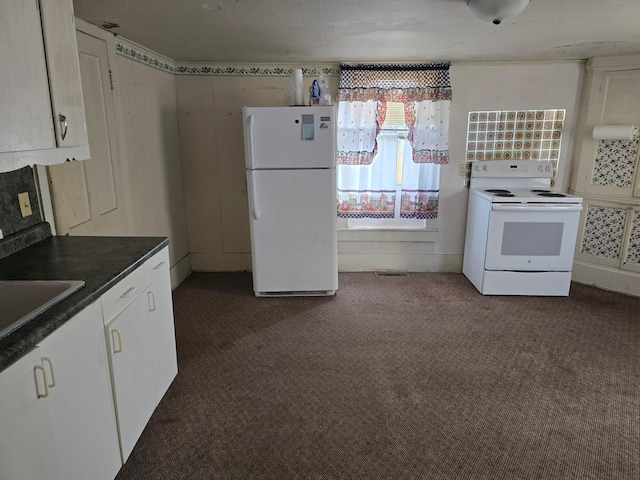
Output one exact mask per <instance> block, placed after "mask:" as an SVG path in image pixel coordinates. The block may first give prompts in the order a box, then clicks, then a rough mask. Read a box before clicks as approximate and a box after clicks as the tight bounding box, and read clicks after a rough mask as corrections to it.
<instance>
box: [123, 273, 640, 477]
mask: <svg viewBox="0 0 640 480" xmlns="http://www.w3.org/2000/svg"><path fill="white" fill-rule="evenodd" d="M174 308H175V319H176V335H177V343H178V357H179V369H180V372H179V374H178V377H177V378H176V380H175V381H174V383H173V385H172V387H171V388H170V389H169V391H168V393H167V395H166V396H165V398H164V399H163V401H162V402H161V404H160V405H159V407H158V409H157V410H156V413H155V414H154V416H153V418H152V419H151V421H150V423H149V425H148V426H147V428H146V430H145V432H144V434H143V435H142V437H141V439H140V441H139V442H138V444H137V446H136V448H135V450H134V452H133V454H132V455H131V457H130V458H129V460H128V462H127V464H126V465H125V466H124V467H123V468H122V471H121V472H120V474H119V476H118V479H119V480H133V479H154V480H156V479H171V480H174V479H190V480H199V479H253V478H260V479H307V478H308V479H361V478H362V479H492V480H497V479H509V480H511V479H580V480H586V479H607V480H609V479H617V480H626V479H629V480H638V479H639V478H640V418H639V415H640V383H639V376H640V361H639V358H640V357H639V355H640V319H639V313H640V299H638V298H633V297H627V296H623V295H619V294H615V293H610V292H605V291H602V290H598V289H595V288H592V287H588V286H583V285H578V284H573V285H572V290H571V295H570V296H569V297H561V298H541V297H484V296H482V295H480V294H478V293H477V292H476V291H475V289H474V288H473V287H472V286H471V284H470V283H469V282H468V281H467V280H466V279H465V278H464V277H463V276H462V275H459V274H429V273H425V274H410V275H409V276H407V277H377V276H375V275H374V274H373V273H341V274H340V290H339V292H338V295H337V296H336V297H334V298H275V299H271V298H255V297H254V296H253V292H252V290H251V274H249V273H194V274H192V275H191V276H190V277H189V278H188V279H187V280H186V281H185V282H184V283H183V284H182V285H180V286H179V287H178V288H177V289H176V290H175V291H174Z"/></svg>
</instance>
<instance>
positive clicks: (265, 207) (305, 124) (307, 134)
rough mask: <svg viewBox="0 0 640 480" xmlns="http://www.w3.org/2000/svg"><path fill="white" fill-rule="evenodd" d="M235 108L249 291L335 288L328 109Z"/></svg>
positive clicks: (325, 291) (332, 140)
mask: <svg viewBox="0 0 640 480" xmlns="http://www.w3.org/2000/svg"><path fill="white" fill-rule="evenodd" d="M242 113H243V127H244V144H245V161H246V168H247V189H248V198H249V218H250V230H251V257H252V271H253V289H254V291H255V294H256V296H309V295H335V293H336V292H337V290H338V239H337V220H336V216H337V215H336V173H335V172H336V170H335V163H336V110H335V108H334V107H325V106H322V107H244V109H243V112H242Z"/></svg>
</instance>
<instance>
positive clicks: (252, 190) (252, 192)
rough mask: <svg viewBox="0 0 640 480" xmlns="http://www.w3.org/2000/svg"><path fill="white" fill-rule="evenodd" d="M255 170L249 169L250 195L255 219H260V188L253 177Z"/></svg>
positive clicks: (252, 213)
mask: <svg viewBox="0 0 640 480" xmlns="http://www.w3.org/2000/svg"><path fill="white" fill-rule="evenodd" d="M253 174H254V171H253V170H247V178H248V179H249V189H250V192H249V195H250V197H251V215H253V219H254V220H258V219H259V218H260V212H259V211H258V201H257V198H258V189H257V187H256V182H255V180H254V178H253Z"/></svg>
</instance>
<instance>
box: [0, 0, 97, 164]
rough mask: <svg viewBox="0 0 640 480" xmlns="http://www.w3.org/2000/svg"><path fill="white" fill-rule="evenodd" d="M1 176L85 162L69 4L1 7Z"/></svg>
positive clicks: (6, 3)
mask: <svg viewBox="0 0 640 480" xmlns="http://www.w3.org/2000/svg"><path fill="white" fill-rule="evenodd" d="M0 55H1V56H2V58H3V61H4V63H3V68H2V70H1V71H0V103H1V104H2V110H0V132H1V133H0V172H6V171H11V170H16V169H18V168H21V167H23V166H26V165H33V164H41V165H52V164H56V163H62V162H64V161H66V160H72V159H73V160H86V159H88V158H89V143H88V137H87V129H86V124H85V113H84V105H83V99H82V84H81V81H80V67H79V62H78V45H77V41H76V33H75V21H74V16H73V3H72V0H31V1H25V0H3V1H2V2H0Z"/></svg>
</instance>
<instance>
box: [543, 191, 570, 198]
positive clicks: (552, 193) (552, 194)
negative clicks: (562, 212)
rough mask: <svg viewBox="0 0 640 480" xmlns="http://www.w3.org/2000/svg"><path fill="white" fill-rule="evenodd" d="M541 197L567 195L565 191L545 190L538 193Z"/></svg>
mask: <svg viewBox="0 0 640 480" xmlns="http://www.w3.org/2000/svg"><path fill="white" fill-rule="evenodd" d="M538 195H539V196H540V197H566V195H565V194H564V193H557V192H543V193H539V194H538Z"/></svg>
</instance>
